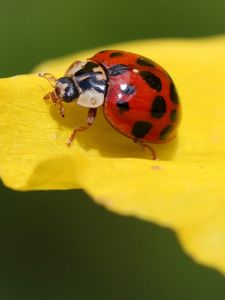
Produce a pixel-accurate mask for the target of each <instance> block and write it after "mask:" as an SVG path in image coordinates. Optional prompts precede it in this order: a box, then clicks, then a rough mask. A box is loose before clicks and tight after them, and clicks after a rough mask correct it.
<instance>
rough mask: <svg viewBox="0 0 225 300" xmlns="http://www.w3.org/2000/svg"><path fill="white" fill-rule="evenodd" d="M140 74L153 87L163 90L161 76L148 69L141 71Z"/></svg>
mask: <svg viewBox="0 0 225 300" xmlns="http://www.w3.org/2000/svg"><path fill="white" fill-rule="evenodd" d="M140 75H141V77H142V78H143V79H144V81H145V82H146V83H147V84H148V85H149V86H150V87H151V88H153V89H154V90H156V91H157V92H160V91H161V89H162V83H161V80H160V78H159V77H157V76H156V75H154V74H153V73H151V72H148V71H141V72H140Z"/></svg>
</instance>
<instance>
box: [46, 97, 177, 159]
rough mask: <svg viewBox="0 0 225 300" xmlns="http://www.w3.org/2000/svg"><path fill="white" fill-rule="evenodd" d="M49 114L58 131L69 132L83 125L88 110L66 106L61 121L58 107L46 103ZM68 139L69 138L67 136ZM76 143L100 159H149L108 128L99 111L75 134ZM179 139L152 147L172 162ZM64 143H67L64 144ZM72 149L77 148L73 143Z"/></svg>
mask: <svg viewBox="0 0 225 300" xmlns="http://www.w3.org/2000/svg"><path fill="white" fill-rule="evenodd" d="M49 105H50V107H49V113H50V115H51V117H52V118H53V119H54V120H55V121H56V122H57V124H58V130H63V128H64V127H66V128H68V129H70V130H71V133H72V130H73V129H74V128H75V127H77V126H79V125H85V122H86V117H87V112H88V109H86V108H83V107H80V106H78V105H76V103H71V104H65V117H64V118H62V117H61V116H60V114H59V111H58V108H57V107H56V106H54V105H51V104H49ZM68 138H69V136H68ZM76 139H77V142H78V143H79V145H80V146H81V147H82V148H83V149H84V150H85V151H90V150H93V149H94V150H95V151H97V153H98V155H99V156H102V157H111V158H125V157H127V158H132V157H133V158H144V159H150V157H151V153H150V151H148V150H146V149H143V148H142V147H140V146H139V145H137V144H135V143H133V141H132V140H131V139H129V138H127V137H126V136H124V135H122V134H120V133H119V132H118V131H116V130H115V129H114V128H112V127H111V126H110V124H109V123H108V122H107V120H106V119H105V118H104V116H103V112H102V108H99V109H98V113H97V117H96V120H95V121H94V123H93V125H92V127H90V128H89V129H88V130H87V131H85V132H81V133H79V134H78V135H77V138H76ZM178 141H179V139H178V137H176V138H175V139H173V140H172V141H171V142H169V143H166V144H160V145H156V144H152V146H151V147H153V149H155V151H156V153H157V156H158V158H159V159H160V160H167V161H170V160H173V158H174V157H175V154H176V149H177V146H178ZM65 142H66V141H65ZM72 147H76V146H75V143H74V144H73V145H72Z"/></svg>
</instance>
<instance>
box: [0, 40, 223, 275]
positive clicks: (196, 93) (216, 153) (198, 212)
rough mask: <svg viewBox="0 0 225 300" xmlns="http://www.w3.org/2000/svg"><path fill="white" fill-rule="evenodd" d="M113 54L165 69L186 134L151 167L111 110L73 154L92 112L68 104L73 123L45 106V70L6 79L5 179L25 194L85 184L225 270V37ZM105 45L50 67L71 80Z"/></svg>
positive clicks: (1, 166)
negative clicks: (71, 70) (136, 56)
mask: <svg viewBox="0 0 225 300" xmlns="http://www.w3.org/2000/svg"><path fill="white" fill-rule="evenodd" d="M108 48H114V49H125V50H128V51H133V52H137V53H141V54H142V55H145V56H147V57H150V58H152V59H153V60H155V61H156V62H158V63H160V64H161V65H162V66H164V67H165V68H166V69H167V70H168V72H169V73H170V74H171V76H172V77H173V78H174V80H175V82H176V85H177V88H178V90H179V94H180V97H181V102H182V108H183V109H182V110H183V119H182V122H181V124H180V128H179V136H178V137H177V138H176V139H175V140H174V141H172V142H171V143H169V144H165V145H156V146H154V148H155V150H156V152H157V155H158V157H159V158H160V160H159V161H151V160H150V159H149V156H150V155H149V153H148V152H146V151H143V150H142V149H141V148H139V147H137V145H135V144H133V143H132V142H131V141H130V140H129V139H127V138H126V137H124V136H122V135H120V134H119V133H118V132H116V131H115V130H113V129H112V128H111V127H110V125H109V124H108V123H107V122H106V121H105V120H104V118H103V116H102V113H101V111H99V114H98V118H97V120H96V122H95V123H94V125H93V127H92V128H91V129H90V130H88V131H87V132H84V133H82V134H80V135H79V136H78V138H77V140H76V141H75V143H74V144H73V146H72V147H71V148H68V147H66V145H65V142H66V140H67V138H68V137H69V135H70V133H71V131H72V129H73V128H74V127H75V126H76V125H80V124H83V123H84V121H85V117H86V113H87V111H86V110H85V109H83V108H79V107H77V106H75V105H74V104H70V105H69V104H68V105H66V117H65V118H64V119H62V118H61V117H60V116H59V113H58V109H57V108H56V107H53V106H52V105H49V104H47V103H44V100H42V98H43V96H44V95H45V94H46V93H47V92H49V91H50V87H49V84H48V82H46V81H45V80H44V79H42V78H39V77H38V76H37V75H36V74H33V75H25V76H17V77H12V78H8V79H1V80H0V104H1V111H0V143H1V151H0V175H1V177H2V179H3V181H4V183H5V184H6V185H7V186H9V187H12V188H14V189H18V190H30V189H67V188H83V189H84V190H86V191H87V192H88V194H89V195H90V196H92V197H93V198H94V199H95V201H96V202H98V203H100V204H103V205H104V206H105V207H107V208H108V209H110V210H112V211H114V212H117V213H121V214H124V215H134V216H137V217H139V218H142V219H145V220H150V221H154V222H157V223H158V224H161V225H163V226H167V227H169V228H172V229H173V230H175V232H176V233H177V235H178V237H179V239H180V241H181V243H182V245H183V247H184V249H185V250H186V251H187V252H188V253H189V254H190V255H192V256H193V257H194V258H195V259H196V260H197V261H199V262H201V263H203V264H206V265H209V266H213V267H215V268H217V269H218V270H220V271H221V272H223V273H225V186H224V175H225V101H224V99H225V89H224V86H225V55H224V53H225V37H214V38H205V39H194V40H156V41H138V42H132V43H126V44H121V45H113V46H112V45H111V46H110V47H108ZM97 50H98V49H95V50H93V51H87V52H83V53H80V54H76V55H72V56H69V57H66V58H62V59H57V60H53V61H49V62H47V63H43V64H42V65H40V66H39V67H38V68H37V69H36V71H46V72H52V73H54V74H55V75H56V76H61V75H62V74H63V73H64V72H65V70H66V68H67V67H68V66H69V65H70V64H71V63H72V62H73V61H74V60H76V59H78V60H81V59H85V58H87V57H90V56H92V55H93V54H94V53H95V52H96V51H97Z"/></svg>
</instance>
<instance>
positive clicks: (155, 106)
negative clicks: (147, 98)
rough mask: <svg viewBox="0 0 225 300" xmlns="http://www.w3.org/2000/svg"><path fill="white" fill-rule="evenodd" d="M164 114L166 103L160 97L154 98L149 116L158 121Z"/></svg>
mask: <svg viewBox="0 0 225 300" xmlns="http://www.w3.org/2000/svg"><path fill="white" fill-rule="evenodd" d="M165 112H166V102H165V99H164V98H163V97H162V96H156V97H155V99H154V101H153V103H152V107H151V116H152V117H153V118H157V119H160V118H161V117H162V116H163V115H164V114H165Z"/></svg>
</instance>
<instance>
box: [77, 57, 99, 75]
mask: <svg viewBox="0 0 225 300" xmlns="http://www.w3.org/2000/svg"><path fill="white" fill-rule="evenodd" d="M97 67H98V64H96V63H94V62H92V61H89V62H87V63H86V65H84V67H83V68H82V69H80V70H79V71H77V72H76V73H75V76H81V75H85V74H87V73H91V72H93V70H94V68H97ZM98 73H99V72H98Z"/></svg>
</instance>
